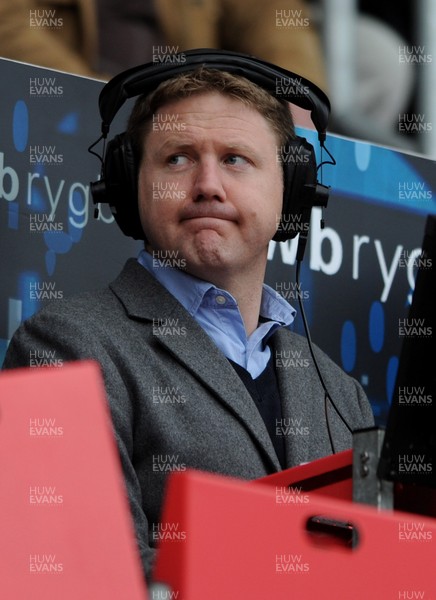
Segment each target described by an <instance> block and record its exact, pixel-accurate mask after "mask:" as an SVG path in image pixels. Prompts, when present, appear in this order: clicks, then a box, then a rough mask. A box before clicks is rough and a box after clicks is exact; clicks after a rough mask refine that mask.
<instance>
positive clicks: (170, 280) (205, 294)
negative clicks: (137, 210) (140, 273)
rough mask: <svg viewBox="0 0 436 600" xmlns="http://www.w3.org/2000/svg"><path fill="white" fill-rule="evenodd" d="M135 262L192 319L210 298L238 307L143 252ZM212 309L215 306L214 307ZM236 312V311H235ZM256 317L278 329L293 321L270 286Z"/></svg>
mask: <svg viewBox="0 0 436 600" xmlns="http://www.w3.org/2000/svg"><path fill="white" fill-rule="evenodd" d="M138 262H139V264H141V265H142V266H143V267H144V268H145V269H147V271H148V272H149V273H151V274H152V275H153V276H154V277H155V279H157V281H159V283H160V284H162V285H163V286H164V288H165V289H166V290H168V291H169V292H170V293H171V294H172V295H173V296H174V297H175V298H176V299H177V300H178V301H179V302H180V304H181V305H182V306H183V307H184V308H185V309H186V310H187V311H188V312H189V314H190V315H191V316H192V317H194V318H195V315H196V313H197V311H198V309H199V308H200V306H201V305H204V306H206V305H207V303H208V302H209V301H210V298H211V297H214V298H216V296H218V295H222V296H224V297H225V298H226V299H227V300H228V302H227V303H226V308H229V306H234V307H236V308H237V307H238V305H237V302H236V300H235V299H234V298H233V296H232V295H231V294H230V293H229V292H227V291H226V290H222V289H220V288H218V287H217V286H215V285H214V284H213V283H210V282H208V281H204V280H202V279H199V278H198V277H195V276H194V275H191V274H190V273H187V272H186V271H183V270H182V269H181V268H177V267H174V266H167V265H166V263H167V262H169V261H165V260H162V259H156V258H153V256H152V255H151V254H150V253H149V252H147V251H146V250H142V251H141V252H140V254H139V256H138ZM215 307H216V303H215ZM238 310H239V309H238ZM259 312H260V316H261V317H262V319H264V320H267V321H274V322H276V323H277V324H278V325H279V326H282V327H289V326H290V325H291V323H292V322H293V321H294V318H295V315H296V310H295V309H294V308H293V307H292V306H291V305H290V304H289V303H288V302H287V301H286V300H285V299H284V298H283V297H282V296H281V295H280V294H279V293H278V292H276V291H275V290H273V289H272V288H271V287H270V286H268V285H266V284H263V287H262V298H261V305H260V311H259Z"/></svg>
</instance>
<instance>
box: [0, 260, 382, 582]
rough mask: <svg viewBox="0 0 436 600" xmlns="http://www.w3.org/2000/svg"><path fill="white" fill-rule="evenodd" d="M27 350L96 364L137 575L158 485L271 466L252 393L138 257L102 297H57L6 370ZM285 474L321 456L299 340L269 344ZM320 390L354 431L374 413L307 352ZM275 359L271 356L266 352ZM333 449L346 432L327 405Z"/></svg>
mask: <svg viewBox="0 0 436 600" xmlns="http://www.w3.org/2000/svg"><path fill="white" fill-rule="evenodd" d="M29 349H32V350H38V351H40V352H42V351H48V350H51V351H53V350H54V351H55V356H56V358H57V359H61V360H63V361H72V360H80V359H89V358H92V359H96V360H97V361H98V362H99V363H100V365H101V369H102V372H103V377H104V381H105V385H106V391H107V396H108V401H109V404H110V409H111V413H112V418H113V425H114V431H115V436H116V439H117V443H118V447H119V452H120V456H121V461H122V466H123V470H124V476H125V481H126V486H127V492H128V496H129V500H130V505H131V510H132V514H133V518H134V522H135V527H136V533H137V538H138V545H139V549H140V553H141V556H142V560H143V565H144V571H145V573H146V575H147V576H149V575H150V574H151V570H152V565H153V561H154V555H155V549H154V547H155V546H156V539H158V537H159V532H158V534H157V535H156V531H158V530H157V529H156V527H158V523H159V517H160V510H161V505H162V498H163V491H164V485H165V480H166V478H167V476H168V474H169V472H170V471H171V470H176V469H178V470H184V469H186V468H188V467H189V468H195V469H200V470H204V471H210V472H215V473H220V474H224V475H229V476H233V477H238V478H243V479H255V478H258V477H262V476H265V475H267V474H270V473H274V472H276V471H278V470H280V469H281V467H280V464H279V461H278V458H277V455H276V454H275V451H274V447H273V444H272V442H271V439H270V437H269V435H268V432H267V429H266V427H265V424H264V422H263V420H262V417H261V416H260V413H259V412H258V410H257V408H256V406H255V404H254V402H253V400H252V398H251V396H250V395H249V393H248V392H247V390H246V388H245V386H244V384H243V383H242V381H241V380H240V378H239V376H238V375H237V374H236V372H235V370H234V369H233V367H232V366H231V365H230V364H229V362H228V361H227V359H226V358H225V357H224V355H223V354H222V353H221V351H220V350H219V349H218V348H217V347H216V346H215V344H214V343H213V342H212V341H211V339H210V338H209V337H208V335H207V334H206V333H205V332H204V331H203V329H202V328H201V327H200V326H199V325H198V324H197V323H196V322H195V320H194V319H193V318H192V317H191V316H190V315H189V314H188V312H187V311H186V310H185V309H184V308H183V307H182V306H181V304H180V303H179V302H178V301H177V300H176V299H175V298H174V297H173V296H172V295H171V294H170V293H168V292H167V291H166V290H165V289H164V288H163V287H162V286H161V285H160V284H159V283H158V282H157V281H156V280H155V279H154V278H153V277H152V276H151V275H150V274H149V273H148V272H147V271H146V270H145V269H144V268H143V267H142V266H140V265H139V264H138V263H137V261H136V260H134V259H130V260H129V261H128V262H127V263H126V265H125V267H124V269H123V271H122V272H121V274H120V275H119V277H118V278H117V279H116V280H115V281H114V282H113V283H112V284H111V285H110V286H109V287H108V288H106V289H104V290H102V291H99V292H95V293H86V294H83V295H80V296H77V297H75V298H72V299H67V300H59V301H57V302H54V303H52V304H51V305H49V306H47V307H46V308H44V309H43V310H41V311H40V312H39V313H38V314H36V315H35V316H33V317H32V318H31V319H29V320H28V321H26V322H25V323H24V324H23V325H22V326H21V327H20V328H19V329H18V331H17V332H16V334H15V335H14V337H13V339H12V341H11V343H10V345H9V349H8V352H7V355H6V359H5V363H4V368H14V367H22V366H28V364H29ZM274 352H275V358H276V370H277V376H278V383H279V389H280V393H281V401H282V412H283V420H282V422H281V423H279V424H278V426H279V427H281V429H280V431H281V433H282V434H283V435H284V436H285V444H286V455H287V465H288V467H291V466H294V465H298V464H299V463H301V462H307V461H311V460H314V459H316V458H319V457H322V456H325V455H328V454H331V447H330V444H329V440H328V435H327V429H326V420H325V415H324V393H323V390H322V388H321V385H320V383H319V381H318V377H317V375H316V372H315V369H314V367H313V364H312V360H311V358H310V354H309V352H308V347H307V341H306V340H305V339H304V338H302V337H300V336H298V335H296V334H293V333H291V332H290V331H289V330H284V329H281V330H279V331H277V332H276V333H275V334H274V336H273V353H274ZM316 353H317V359H318V361H319V366H320V369H321V371H322V373H323V375H324V378H325V381H326V384H327V387H328V389H329V391H330V394H331V396H332V397H333V398H334V400H335V403H336V405H337V406H338V408H339V409H340V411H341V413H342V415H343V417H344V418H345V420H346V421H347V422H348V424H349V426H350V427H351V428H352V429H357V428H363V427H368V426H370V425H372V424H373V417H372V412H371V408H370V405H369V403H368V400H367V399H366V397H365V394H364V393H363V390H362V389H361V387H360V385H359V384H358V383H357V382H356V381H355V380H353V379H351V378H350V377H349V376H347V375H346V374H345V373H344V372H343V371H342V370H341V369H340V368H339V367H338V366H336V365H335V364H334V363H333V362H332V361H331V360H330V359H329V358H328V357H327V356H326V355H325V354H324V353H323V352H321V351H320V350H319V349H316ZM273 356H274V354H273ZM329 414H330V422H331V428H332V433H333V439H334V443H335V446H336V450H337V451H340V450H344V449H347V448H349V447H350V446H351V441H352V440H351V435H350V433H349V431H348V430H347V428H346V427H345V426H344V424H343V423H342V421H341V420H340V419H339V418H338V416H337V415H336V413H335V411H334V410H333V409H331V410H330V412H329Z"/></svg>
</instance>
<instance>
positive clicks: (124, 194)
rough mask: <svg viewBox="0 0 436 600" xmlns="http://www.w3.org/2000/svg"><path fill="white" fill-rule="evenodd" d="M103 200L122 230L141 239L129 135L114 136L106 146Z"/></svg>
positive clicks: (136, 178) (135, 176) (133, 158)
mask: <svg viewBox="0 0 436 600" xmlns="http://www.w3.org/2000/svg"><path fill="white" fill-rule="evenodd" d="M103 182H104V185H105V202H108V203H109V205H110V208H111V211H112V214H113V215H114V218H115V220H116V222H117V223H118V225H119V227H120V229H121V230H122V232H123V233H124V234H125V235H127V236H130V237H132V238H134V239H135V240H142V239H144V237H145V236H144V231H143V230H142V227H141V220H140V216H139V209H138V165H137V160H136V157H135V153H134V151H133V148H132V144H131V142H130V139H129V136H128V135H127V134H126V133H121V134H119V135H116V136H115V137H114V138H113V139H112V140H111V141H110V142H109V143H108V146H107V149H106V154H105V159H104V165H103Z"/></svg>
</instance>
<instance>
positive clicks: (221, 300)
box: [215, 296, 227, 304]
mask: <svg viewBox="0 0 436 600" xmlns="http://www.w3.org/2000/svg"><path fill="white" fill-rule="evenodd" d="M215 301H216V303H217V304H225V303H226V302H227V300H226V298H225V296H217V297H216V298H215Z"/></svg>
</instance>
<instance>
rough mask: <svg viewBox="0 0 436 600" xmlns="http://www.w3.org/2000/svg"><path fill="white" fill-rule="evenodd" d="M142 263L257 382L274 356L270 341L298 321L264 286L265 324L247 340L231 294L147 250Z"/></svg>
mask: <svg viewBox="0 0 436 600" xmlns="http://www.w3.org/2000/svg"><path fill="white" fill-rule="evenodd" d="M138 262H139V264H141V265H142V266H143V267H144V268H145V269H147V271H148V272H149V273H151V274H152V275H153V276H154V277H155V278H156V279H157V281H159V283H161V284H162V285H163V286H164V288H165V289H167V290H168V292H170V294H172V295H173V296H174V297H175V298H176V299H177V300H178V301H179V302H180V304H181V305H182V306H183V307H184V308H185V309H186V310H187V311H188V312H189V314H190V315H191V316H192V317H193V318H194V319H195V320H196V321H197V323H198V324H199V325H201V327H202V328H203V329H204V330H205V332H206V333H207V334H208V335H209V336H210V337H211V338H212V340H213V341H214V342H215V344H216V345H217V346H218V348H219V349H220V350H221V351H222V352H223V354H224V355H225V356H226V357H227V358H229V359H230V360H232V361H233V362H235V363H237V364H238V365H240V366H241V367H244V369H246V370H247V371H248V372H249V373H250V375H251V376H252V377H253V379H254V378H256V377H258V376H259V375H260V374H261V373H262V371H263V370H264V369H265V367H266V365H267V363H268V361H269V358H270V356H271V350H270V347H269V346H268V345H267V344H266V341H267V340H268V338H269V337H270V336H271V335H272V334H273V333H274V332H275V331H276V330H277V329H278V328H279V327H289V326H290V325H291V323H292V322H293V320H294V318H295V314H296V311H295V309H294V308H292V306H291V305H290V304H289V303H288V302H287V301H286V300H285V299H284V298H282V297H281V296H280V294H279V293H278V292H275V291H274V290H273V289H272V288H271V287H269V286H268V285H266V284H264V285H263V290H262V299H261V305H260V316H261V317H262V319H263V320H265V322H262V323H260V324H259V326H258V327H257V329H256V330H255V331H253V333H252V334H251V335H250V336H248V337H247V334H246V331H245V326H244V321H243V320H242V316H241V313H240V311H239V307H238V303H237V302H236V300H235V299H234V298H233V296H232V295H231V294H229V292H226V291H225V290H221V289H220V288H217V287H216V286H215V285H213V284H212V283H208V282H207V281H203V280H202V279H198V278H197V277H194V276H193V275H190V274H189V273H186V271H182V270H180V269H178V268H177V267H169V266H161V265H162V264H164V265H165V264H166V263H167V262H168V261H164V260H163V261H159V260H157V259H155V258H153V257H152V255H151V254H149V252H147V251H146V250H142V251H141V252H140V254H139V256H138Z"/></svg>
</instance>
